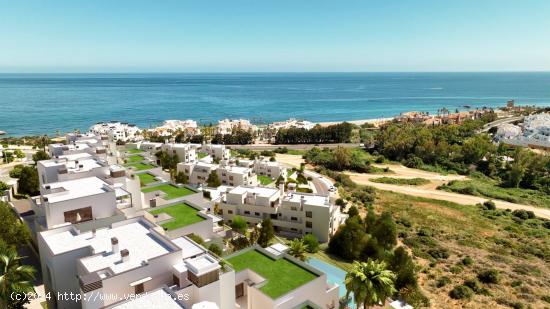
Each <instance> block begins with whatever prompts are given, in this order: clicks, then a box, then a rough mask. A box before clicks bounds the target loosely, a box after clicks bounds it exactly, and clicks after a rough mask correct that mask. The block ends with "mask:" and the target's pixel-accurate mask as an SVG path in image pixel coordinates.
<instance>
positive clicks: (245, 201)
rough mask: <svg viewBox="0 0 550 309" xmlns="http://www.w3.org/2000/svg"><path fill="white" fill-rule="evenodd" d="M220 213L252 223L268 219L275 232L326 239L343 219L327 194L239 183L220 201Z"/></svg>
mask: <svg viewBox="0 0 550 309" xmlns="http://www.w3.org/2000/svg"><path fill="white" fill-rule="evenodd" d="M216 202H219V205H220V214H221V215H222V217H223V218H224V220H225V221H227V222H232V220H233V218H234V217H235V216H240V217H242V218H243V219H245V220H246V221H247V222H248V223H249V224H251V225H255V224H258V223H260V222H261V221H262V220H263V219H265V218H270V219H271V221H272V223H273V227H274V229H275V232H276V233H279V234H281V235H284V236H288V237H301V236H303V235H305V234H313V235H315V236H316V237H317V239H318V240H319V241H320V242H327V241H328V240H329V238H330V236H332V235H333V234H334V232H336V230H337V229H338V226H339V225H340V224H341V223H342V220H344V216H342V215H341V213H340V207H338V206H335V205H333V204H331V202H330V200H329V198H328V196H322V195H315V194H309V193H299V192H293V191H289V192H286V193H285V191H284V187H281V188H279V189H277V188H267V187H246V186H238V187H235V188H233V189H230V190H229V191H228V192H226V193H225V194H223V195H222V196H221V197H220V198H219V200H217V201H216Z"/></svg>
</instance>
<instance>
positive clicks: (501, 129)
mask: <svg viewBox="0 0 550 309" xmlns="http://www.w3.org/2000/svg"><path fill="white" fill-rule="evenodd" d="M521 133H522V129H521V127H519V126H516V125H513V124H511V123H505V124H502V125H500V126H498V129H497V132H496V134H495V138H496V139H497V140H498V141H500V140H503V139H511V138H516V137H518V136H520V135H521Z"/></svg>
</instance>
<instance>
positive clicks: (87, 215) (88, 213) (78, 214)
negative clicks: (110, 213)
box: [63, 206, 93, 223]
mask: <svg viewBox="0 0 550 309" xmlns="http://www.w3.org/2000/svg"><path fill="white" fill-rule="evenodd" d="M63 216H64V217H65V222H70V223H77V222H84V221H89V220H92V218H93V217H92V207H91V206H88V207H84V208H79V209H75V210H69V211H66V212H64V213H63Z"/></svg>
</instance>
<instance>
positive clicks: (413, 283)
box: [388, 247, 418, 290]
mask: <svg viewBox="0 0 550 309" xmlns="http://www.w3.org/2000/svg"><path fill="white" fill-rule="evenodd" d="M388 268H389V269H390V270H392V271H393V272H394V273H395V274H396V279H395V288H396V289H398V290H401V289H402V288H405V287H417V285H418V281H417V277H416V274H415V269H414V262H413V260H412V257H411V256H410V255H409V253H408V252H407V250H406V249H405V248H404V247H398V248H397V249H395V250H394V251H393V254H392V255H391V256H390V258H389V262H388Z"/></svg>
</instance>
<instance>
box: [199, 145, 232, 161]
mask: <svg viewBox="0 0 550 309" xmlns="http://www.w3.org/2000/svg"><path fill="white" fill-rule="evenodd" d="M200 152H202V153H206V154H208V155H209V156H210V157H212V159H214V160H215V161H220V160H229V158H230V157H231V151H230V150H229V149H228V148H226V147H225V145H217V144H203V145H202V146H201V147H200Z"/></svg>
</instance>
